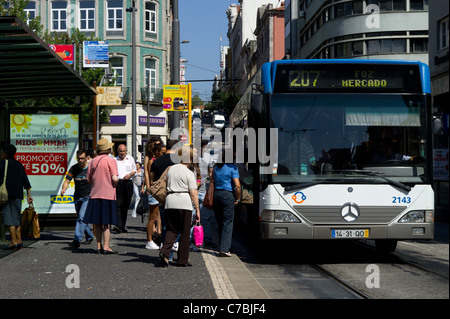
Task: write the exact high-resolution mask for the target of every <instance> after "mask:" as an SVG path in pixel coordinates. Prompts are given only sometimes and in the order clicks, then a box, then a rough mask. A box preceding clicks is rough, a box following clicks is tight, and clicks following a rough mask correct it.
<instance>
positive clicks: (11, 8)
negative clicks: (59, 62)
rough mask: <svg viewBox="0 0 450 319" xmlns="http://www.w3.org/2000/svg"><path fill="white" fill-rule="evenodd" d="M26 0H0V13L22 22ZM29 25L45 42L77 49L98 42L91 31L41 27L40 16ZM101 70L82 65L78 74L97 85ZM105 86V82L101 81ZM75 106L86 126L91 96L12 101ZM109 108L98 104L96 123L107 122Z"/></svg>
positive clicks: (89, 119) (88, 125)
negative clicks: (89, 34)
mask: <svg viewBox="0 0 450 319" xmlns="http://www.w3.org/2000/svg"><path fill="white" fill-rule="evenodd" d="M28 2H29V0H9V1H5V0H0V16H16V17H18V18H19V19H21V20H22V21H27V16H26V13H25V11H24V9H25V8H26V6H27V5H28ZM29 27H30V29H31V30H33V31H34V32H35V33H36V34H37V35H38V36H39V37H40V38H42V40H43V41H44V42H45V43H48V44H74V45H76V47H77V48H81V47H82V45H83V41H99V40H100V39H99V38H95V37H94V33H92V34H91V36H90V37H87V36H86V35H85V34H84V33H83V32H81V31H80V30H79V29H72V30H71V32H70V33H61V32H49V31H48V30H44V27H43V25H42V24H41V17H40V16H37V17H36V18H34V19H32V20H31V21H30V22H29ZM76 58H77V59H82V55H81V54H77V55H76ZM74 65H80V61H79V60H78V61H74ZM104 73H105V71H104V69H103V68H82V69H81V76H82V77H83V78H84V79H85V81H86V82H87V83H89V84H91V85H92V84H93V83H94V82H96V83H97V85H98V84H100V81H101V79H102V76H103V75H104ZM105 85H108V84H105ZM77 105H79V106H80V107H81V109H82V115H83V118H82V122H83V126H84V129H85V130H86V129H90V128H91V125H92V119H93V108H92V106H93V97H92V96H80V97H54V98H39V99H25V100H20V101H14V102H13V103H12V106H14V107H36V108H39V107H74V106H77ZM110 112H111V110H110V109H109V108H108V107H100V123H104V122H108V120H109V113H110Z"/></svg>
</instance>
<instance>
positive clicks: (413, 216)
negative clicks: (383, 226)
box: [398, 210, 425, 223]
mask: <svg viewBox="0 0 450 319" xmlns="http://www.w3.org/2000/svg"><path fill="white" fill-rule="evenodd" d="M398 222H399V223H424V222H425V211H423V210H420V211H411V212H408V213H407V214H405V215H403V217H402V218H400V220H399V221H398Z"/></svg>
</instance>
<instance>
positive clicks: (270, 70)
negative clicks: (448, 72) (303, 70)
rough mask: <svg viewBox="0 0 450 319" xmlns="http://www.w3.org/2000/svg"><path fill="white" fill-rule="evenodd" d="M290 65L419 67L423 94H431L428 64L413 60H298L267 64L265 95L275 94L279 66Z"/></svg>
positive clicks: (263, 67) (265, 67)
mask: <svg viewBox="0 0 450 319" xmlns="http://www.w3.org/2000/svg"><path fill="white" fill-rule="evenodd" d="M289 64H310V65H311V64H367V65H376V64H380V65H381V64H382V65H417V66H418V67H419V70H420V80H421V85H422V93H431V84H430V70H429V67H428V65H427V64H425V63H423V62H420V61H412V60H368V59H298V60H277V61H272V62H267V63H265V64H264V65H263V66H262V69H263V72H264V73H266V74H270V76H268V77H263V78H262V79H261V81H262V83H261V84H263V85H264V92H265V93H273V88H274V79H275V73H276V70H277V67H278V65H289Z"/></svg>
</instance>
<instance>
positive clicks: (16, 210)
mask: <svg viewBox="0 0 450 319" xmlns="http://www.w3.org/2000/svg"><path fill="white" fill-rule="evenodd" d="M0 208H1V209H0V210H1V211H2V213H3V225H5V226H20V220H21V216H20V214H21V212H22V200H21V199H20V198H10V199H9V200H8V201H7V202H6V204H5V205H3V206H2V207H0Z"/></svg>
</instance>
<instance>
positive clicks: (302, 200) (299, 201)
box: [292, 192, 306, 204]
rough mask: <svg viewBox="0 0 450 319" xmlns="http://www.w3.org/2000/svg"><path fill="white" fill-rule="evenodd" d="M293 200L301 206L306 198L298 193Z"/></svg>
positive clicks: (293, 196)
mask: <svg viewBox="0 0 450 319" xmlns="http://www.w3.org/2000/svg"><path fill="white" fill-rule="evenodd" d="M292 199H293V200H294V202H296V203H297V204H301V203H303V202H304V201H305V199H306V196H305V194H303V193H302V192H296V193H295V194H294V195H292Z"/></svg>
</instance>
